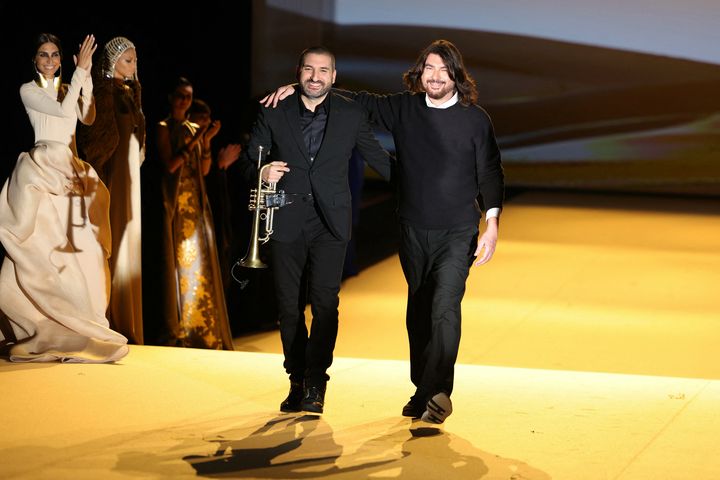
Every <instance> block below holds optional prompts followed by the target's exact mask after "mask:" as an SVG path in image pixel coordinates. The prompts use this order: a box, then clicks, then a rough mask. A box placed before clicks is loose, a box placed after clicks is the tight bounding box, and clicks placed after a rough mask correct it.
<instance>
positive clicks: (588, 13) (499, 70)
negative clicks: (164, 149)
mask: <svg viewBox="0 0 720 480" xmlns="http://www.w3.org/2000/svg"><path fill="white" fill-rule="evenodd" d="M97 5H98V3H95V2H94V3H86V2H73V3H70V4H60V3H57V2H52V3H50V2H46V3H38V2H22V3H20V2H14V3H13V5H12V6H10V5H9V2H2V3H0V26H1V27H2V32H3V34H2V38H3V41H2V42H0V52H1V53H2V59H3V70H2V73H3V74H2V75H1V76H0V81H1V82H2V84H1V88H0V112H2V115H0V132H2V141H1V142H0V180H3V181H4V179H5V177H6V176H7V175H8V174H9V172H10V171H11V170H12V168H13V165H14V163H15V161H16V159H17V157H18V154H19V153H20V152H21V151H27V150H29V149H30V148H31V147H32V144H33V134H32V129H31V127H30V125H29V122H28V119H27V115H26V113H25V111H24V109H23V106H22V104H21V101H20V98H19V94H18V89H19V87H20V85H21V84H22V83H24V82H27V81H29V80H30V79H31V75H32V64H31V59H32V57H33V54H34V52H33V51H32V47H33V44H32V42H33V37H34V36H35V35H36V34H37V33H40V32H43V31H47V32H51V33H54V34H56V35H58V36H59V37H60V38H61V40H62V41H63V47H64V53H65V59H64V61H63V68H64V71H65V72H66V76H69V74H71V72H72V71H73V63H72V54H73V53H74V52H75V51H76V49H77V45H78V44H79V42H80V41H81V40H82V38H83V37H84V35H85V34H87V33H93V34H95V36H96V38H97V41H98V44H99V46H100V47H102V45H103V44H104V43H105V42H106V41H107V40H109V39H110V38H112V37H114V36H117V35H122V36H126V37H128V38H129V39H130V40H132V41H133V42H134V43H135V45H136V46H137V51H138V58H139V64H138V70H139V77H140V81H141V83H142V86H143V108H144V111H145V115H146V120H147V125H148V132H147V133H148V134H147V156H146V160H145V163H144V165H143V167H142V182H143V187H142V199H143V206H142V211H143V242H144V246H143V248H144V250H143V257H144V258H143V275H144V278H146V279H152V278H160V277H159V274H158V273H157V272H155V271H154V269H155V268H156V266H155V265H154V262H153V261H152V260H153V258H154V253H153V252H155V251H156V250H157V243H156V241H157V238H156V237H155V236H154V235H153V230H154V228H156V227H157V226H158V225H159V222H160V218H161V199H160V188H159V186H160V181H159V175H160V165H159V162H158V160H157V156H156V155H155V145H154V143H153V142H154V137H155V134H154V125H155V124H156V123H157V122H158V121H159V120H161V119H163V118H164V117H165V116H166V114H167V106H168V105H167V93H168V89H169V88H170V86H169V85H170V83H171V82H172V81H173V80H174V79H175V78H176V77H177V76H178V75H184V76H186V77H188V78H189V79H190V80H191V81H192V82H193V84H194V87H195V96H196V98H201V99H203V100H205V101H207V102H208V103H209V104H210V106H211V107H212V109H213V116H214V117H215V118H218V119H220V120H221V121H222V122H223V127H222V131H221V133H220V134H219V136H218V137H217V139H216V140H215V141H214V142H213V143H214V146H215V148H219V147H220V146H222V145H225V144H227V143H230V142H240V141H242V139H243V133H244V132H247V131H248V130H249V129H250V127H251V124H252V121H253V119H254V117H255V113H256V110H257V108H258V103H257V99H258V98H259V97H260V96H262V95H263V94H264V93H266V92H267V91H269V90H271V89H274V88H275V87H277V86H279V85H283V84H286V83H290V82H292V81H294V66H295V63H296V61H297V56H298V53H299V52H300V51H301V50H302V49H303V48H305V47H307V46H310V45H313V44H324V45H326V46H328V47H329V48H330V49H331V50H333V51H334V52H335V53H336V55H337V69H338V85H340V86H342V87H345V88H349V89H367V90H369V91H373V92H378V93H390V92H397V91H400V90H402V88H403V86H402V83H401V76H402V73H403V72H404V71H405V70H406V69H407V68H408V67H409V66H410V65H411V64H412V63H413V62H414V60H415V58H416V56H417V54H418V53H419V51H420V50H421V49H422V48H423V47H424V46H425V45H427V44H428V43H429V42H431V41H432V40H434V39H438V38H446V39H448V40H451V41H453V42H454V43H455V44H456V45H457V46H458V47H459V48H460V50H461V51H462V52H463V55H464V57H465V60H466V64H467V66H468V68H469V69H470V71H471V72H472V74H473V76H474V77H475V78H476V80H477V82H478V87H479V92H480V104H481V105H482V106H483V107H484V108H486V110H488V112H489V113H490V115H491V116H492V118H493V121H494V123H495V128H496V134H497V136H498V140H499V142H500V146H501V149H502V153H503V163H504V167H505V172H506V181H507V185H508V192H509V194H510V195H511V194H512V192H513V191H519V190H522V189H537V188H543V189H548V188H550V189H572V190H577V191H604V192H632V193H653V194H663V195H702V196H718V195H720V160H719V152H720V55H718V54H716V53H713V52H714V49H713V48H711V47H709V45H717V42H715V41H713V40H717V41H720V34H717V33H715V30H716V29H708V25H710V24H712V22H713V21H714V20H713V19H715V20H717V21H718V22H720V4H718V3H717V2H714V1H710V0H688V2H685V3H683V4H680V3H679V2H674V3H673V2H671V1H669V0H657V2H651V1H650V0H637V1H635V2H630V3H627V2H620V1H619V0H607V1H604V2H599V1H595V2H590V1H587V2H572V1H570V0H558V1H555V2H545V1H537V0H532V1H530V0H519V1H517V2H507V1H501V0H482V1H471V0H452V1H450V0H448V1H445V2H442V4H438V3H437V2H430V1H427V0H413V1H411V0H393V1H390V2H387V1H385V2H381V1H379V0H366V1H363V2H357V1H354V0H306V1H297V0H252V1H250V0H248V1H241V2H233V3H229V2H227V3H226V2H214V1H210V2H207V1H206V2H201V3H198V4H197V5H195V6H193V7H191V8H188V7H186V6H181V4H180V3H171V2H159V3H153V5H152V8H153V10H157V9H159V10H160V11H162V12H163V13H162V14H161V15H158V16H152V15H150V14H148V13H147V12H146V11H144V8H146V7H147V8H150V5H149V4H147V5H146V4H142V3H140V2H111V3H106V4H104V5H103V9H111V10H112V11H113V13H112V14H110V15H107V14H100V13H98V12H97ZM642 5H646V6H647V12H644V11H642ZM641 13H642V15H641ZM716 24H717V22H716ZM660 26H662V27H660ZM557 32H560V33H557ZM636 46H637V47H638V48H634V47H636ZM99 57H100V54H99V53H97V54H96V55H95V61H96V62H97V61H99ZM378 134H379V135H380V137H381V140H382V142H383V143H384V144H385V145H386V146H387V148H388V149H390V150H392V148H393V145H392V139H391V138H390V137H389V135H387V134H386V133H384V132H378ZM228 187H229V191H230V195H231V201H232V204H233V208H232V215H233V218H232V228H233V229H234V237H233V238H234V241H233V246H234V251H233V252H232V253H231V255H230V257H232V258H235V257H237V256H242V254H243V253H244V251H245V248H246V245H247V237H248V233H249V215H248V213H247V210H246V209H245V206H246V202H247V200H246V195H247V186H246V185H244V184H243V182H241V181H240V180H239V179H237V178H235V177H234V176H233V172H232V168H231V169H230V171H229V173H228ZM364 188H365V190H364V192H363V200H364V201H365V205H364V207H363V213H362V215H361V219H362V220H361V222H360V225H359V229H358V232H357V235H356V237H357V242H358V258H357V266H358V267H359V268H362V267H363V266H365V265H367V264H370V263H372V262H374V261H377V260H379V259H381V258H384V257H385V256H387V255H389V254H392V253H394V249H395V247H396V240H395V235H396V229H395V222H394V218H393V201H392V192H391V191H390V188H389V187H388V186H386V185H384V184H379V183H378V182H374V181H372V179H371V181H366V182H365V187H364ZM146 244H147V245H146ZM146 247H147V248H146ZM1 253H2V252H1V251H0V254H1ZM227 261H230V262H231V261H232V259H230V260H227ZM227 261H226V265H227ZM253 275H255V276H256V277H257V278H249V280H250V282H249V283H247V284H246V285H250V286H249V287H248V288H245V289H244V290H242V291H241V290H238V289H239V287H237V285H235V286H233V289H231V292H230V294H229V295H228V302H229V303H231V305H229V306H230V310H231V314H232V312H233V311H235V317H236V318H235V319H234V325H233V328H234V332H235V333H238V332H240V331H242V330H246V329H254V328H259V327H260V326H261V325H258V324H257V323H254V324H252V325H250V324H248V320H247V319H248V318H251V319H252V322H260V323H263V322H268V323H269V324H272V322H274V317H273V312H272V307H271V304H272V302H270V301H267V300H262V299H264V298H270V293H271V291H270V287H268V285H269V282H270V279H269V277H268V276H267V274H254V273H244V276H245V277H252V276H253ZM143 283H144V288H145V290H146V291H145V292H144V298H145V301H146V303H147V304H148V305H147V307H146V308H145V316H146V318H152V317H157V316H159V315H161V314H162V313H161V312H159V311H157V310H155V306H154V305H153V302H154V301H155V300H156V299H157V298H158V295H159V292H158V291H157V285H154V284H153V283H152V282H151V281H145V282H143ZM258 300H260V301H258ZM232 303H235V304H236V308H237V309H239V310H233V308H234V307H233V305H232ZM238 305H239V306H238ZM249 305H252V307H250V306H249ZM250 308H252V309H255V310H253V311H249V310H248V309H250ZM261 308H262V309H263V310H262V313H258V312H259V310H258V309H261ZM238 312H240V313H238Z"/></svg>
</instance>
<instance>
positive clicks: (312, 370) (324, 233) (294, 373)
mask: <svg viewBox="0 0 720 480" xmlns="http://www.w3.org/2000/svg"><path fill="white" fill-rule="evenodd" d="M270 246H271V253H272V259H271V264H272V269H273V276H274V281H275V291H276V297H277V307H278V317H279V320H280V338H281V339H282V345H283V353H284V354H285V362H284V363H283V366H284V367H285V371H286V372H287V373H288V374H289V375H290V380H291V381H294V382H299V381H303V380H304V381H305V384H306V385H314V386H320V387H324V386H325V383H326V382H327V381H328V380H329V379H330V377H329V376H328V375H327V369H328V368H329V367H330V365H331V364H332V360H333V350H334V349H335V340H336V338H337V332H338V305H339V303H340V300H339V298H338V293H339V292H340V281H341V277H342V269H343V263H344V261H345V249H346V247H347V242H346V241H344V240H338V239H337V238H336V237H335V236H333V234H332V233H330V231H329V230H328V228H327V227H326V226H325V224H324V223H323V220H322V219H321V217H320V215H319V214H318V212H317V211H316V210H315V208H314V207H313V206H308V209H307V219H306V221H305V225H304V227H303V230H302V232H301V234H300V236H299V237H298V238H297V239H295V240H294V241H292V242H279V241H276V240H271V241H270ZM308 300H309V302H310V306H311V311H312V323H311V328H310V331H309V332H308V329H307V326H306V324H305V306H306V305H307V302H308Z"/></svg>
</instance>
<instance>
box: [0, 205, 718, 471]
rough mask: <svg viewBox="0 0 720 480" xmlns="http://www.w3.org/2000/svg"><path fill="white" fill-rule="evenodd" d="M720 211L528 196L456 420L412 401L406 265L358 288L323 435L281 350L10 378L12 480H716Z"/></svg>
mask: <svg viewBox="0 0 720 480" xmlns="http://www.w3.org/2000/svg"><path fill="white" fill-rule="evenodd" d="M719 247H720V200H716V199H682V198H661V197H641V196H612V197H607V196H602V195H579V194H578V195H571V194H557V193H553V194H550V193H528V194H524V195H520V196H517V197H515V198H513V199H512V201H510V202H508V204H507V207H506V209H505V212H504V213H503V217H502V225H501V240H500V243H499V247H498V250H497V253H496V256H495V258H494V259H493V261H492V262H491V263H490V264H488V265H486V266H484V267H480V268H476V267H475V268H474V270H473V271H472V273H471V278H470V280H469V282H468V289H467V293H466V296H465V301H464V303H463V339H462V344H461V347H460V358H459V360H458V365H457V368H456V383H455V392H454V393H453V403H454V409H455V411H454V413H453V415H451V416H450V417H449V418H448V420H447V422H446V423H445V424H444V425H443V426H442V427H440V428H434V426H431V425H428V424H423V423H422V422H418V421H414V422H413V421H411V420H409V419H405V418H402V417H401V416H400V415H399V413H400V409H401V408H402V405H403V404H404V403H405V402H406V401H407V398H408V397H409V395H410V394H411V393H412V385H411V383H410V381H409V378H408V377H409V368H408V363H407V344H406V343H407V342H406V335H405V329H404V308H405V284H404V280H403V278H402V273H401V271H400V266H399V264H398V261H397V258H396V257H391V258H388V259H386V260H385V261H383V262H381V263H379V264H377V265H374V266H373V267H371V268H369V269H366V270H364V271H362V272H361V274H360V275H359V276H357V277H354V278H351V279H349V280H348V281H347V282H346V283H345V284H344V285H343V291H342V293H341V320H340V321H341V326H340V333H339V338H338V345H337V348H336V351H335V353H336V359H335V362H334V364H333V366H332V368H331V371H330V375H331V377H332V379H331V381H330V383H329V385H328V393H327V397H326V401H327V402H326V413H325V414H324V415H323V416H322V417H315V416H309V415H308V416H303V415H299V414H290V415H287V414H279V412H278V411H277V408H278V405H279V403H280V401H281V400H282V399H283V397H284V396H285V394H286V392H287V380H286V378H285V376H284V374H283V371H282V357H281V355H280V354H279V353H278V352H280V343H279V338H278V335H279V334H278V332H276V331H275V332H269V333H264V334H258V335H253V336H248V337H241V338H237V339H236V345H237V348H238V349H239V350H241V351H236V352H218V351H206V350H194V349H179V348H166V347H137V346H133V347H131V352H130V355H129V356H128V357H127V358H126V359H124V360H123V361H122V362H120V363H119V364H118V365H70V364H67V365H59V364H52V365H39V364H31V365H22V364H10V363H7V362H0V385H1V386H2V395H1V396H0V425H1V426H2V428H0V472H1V473H0V477H2V478H8V479H47V478H58V479H66V478H67V479H106V478H107V479H116V478H117V479H122V478H136V479H155V478H157V479H165V478H168V479H169V478H172V479H176V478H177V479H184V478H197V477H201V478H261V479H316V478H319V479H324V478H328V479H359V478H369V479H416V478H417V479H435V478H439V479H448V480H449V479H453V480H454V479H460V480H465V479H483V480H487V479H506V480H507V479H514V480H527V479H533V480H539V479H550V478H552V479H560V480H565V479H567V480H576V479H582V480H606V479H618V480H645V479H647V480H657V479H673V480H675V479H689V480H690V479H691V480H695V479H715V478H720V447H718V442H717V438H720V415H717V409H718V405H720V354H718V348H717V346H718V344H720V300H719V299H718V297H720V296H719V295H718V294H717V290H718V286H719V285H720V248H719Z"/></svg>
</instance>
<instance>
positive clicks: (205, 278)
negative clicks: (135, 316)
mask: <svg viewBox="0 0 720 480" xmlns="http://www.w3.org/2000/svg"><path fill="white" fill-rule="evenodd" d="M161 125H162V126H165V127H167V128H168V131H169V133H170V141H171V144H172V149H173V152H177V151H179V150H181V149H182V148H183V147H184V146H185V145H186V143H187V142H188V141H189V140H190V139H191V138H192V136H193V135H194V134H195V131H196V129H197V126H196V125H195V124H193V123H190V122H189V121H184V122H178V121H175V120H173V119H171V118H168V119H165V120H163V121H162V122H161ZM200 153H201V152H200V147H198V148H196V149H193V150H191V151H190V154H189V155H188V156H187V159H186V161H185V163H184V164H183V165H182V166H181V167H180V168H178V169H177V170H176V171H175V172H174V173H173V174H169V173H166V174H165V178H164V184H163V197H164V198H163V202H164V210H165V225H164V229H165V238H164V242H163V243H164V249H165V270H166V275H165V279H166V280H165V287H166V288H165V290H166V298H165V311H166V316H167V320H168V337H169V338H168V343H169V344H171V345H178V346H184V347H195V348H213V349H226V350H232V336H231V334H230V325H229V321H228V316H227V310H226V306H225V295H224V293H223V285H222V277H221V274H220V265H219V262H218V256H217V251H216V247H215V238H214V231H213V220H212V214H211V212H210V206H209V202H208V198H207V195H206V192H205V182H204V178H203V175H202V171H201V164H200Z"/></svg>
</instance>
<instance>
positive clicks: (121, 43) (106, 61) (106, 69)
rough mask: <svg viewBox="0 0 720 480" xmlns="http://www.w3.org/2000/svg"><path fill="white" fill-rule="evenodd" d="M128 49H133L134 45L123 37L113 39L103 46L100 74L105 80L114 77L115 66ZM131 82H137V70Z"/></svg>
mask: <svg viewBox="0 0 720 480" xmlns="http://www.w3.org/2000/svg"><path fill="white" fill-rule="evenodd" d="M128 48H135V44H133V43H132V42H131V41H130V40H128V39H127V38H125V37H115V38H113V39H112V40H110V41H109V42H107V43H106V44H105V49H104V51H103V64H102V74H103V76H104V77H105V78H113V77H115V64H116V63H117V61H118V59H119V58H120V55H122V54H123V53H124V52H125V50H127V49H128ZM133 80H137V70H136V71H135V74H134V75H133Z"/></svg>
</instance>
